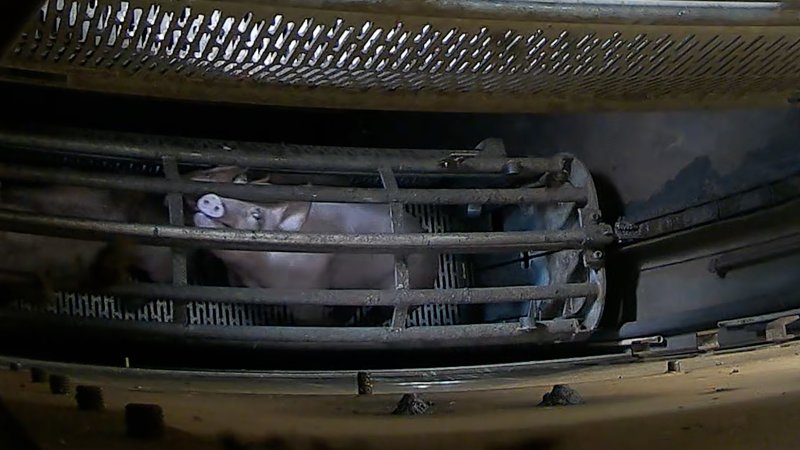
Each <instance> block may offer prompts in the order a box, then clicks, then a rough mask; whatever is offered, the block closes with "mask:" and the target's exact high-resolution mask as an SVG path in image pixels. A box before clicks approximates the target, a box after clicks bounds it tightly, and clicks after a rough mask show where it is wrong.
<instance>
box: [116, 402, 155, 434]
mask: <svg viewBox="0 0 800 450" xmlns="http://www.w3.org/2000/svg"><path fill="white" fill-rule="evenodd" d="M125 429H126V431H127V433H128V436H130V437H133V438H140V439H154V438H158V437H161V436H162V435H163V434H164V411H163V410H162V409H161V407H160V406H158V405H151V404H146V403H128V404H127V405H125Z"/></svg>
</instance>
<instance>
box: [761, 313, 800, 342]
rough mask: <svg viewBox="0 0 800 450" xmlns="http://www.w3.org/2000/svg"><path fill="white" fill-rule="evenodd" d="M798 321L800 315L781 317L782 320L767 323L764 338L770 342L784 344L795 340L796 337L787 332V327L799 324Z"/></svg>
mask: <svg viewBox="0 0 800 450" xmlns="http://www.w3.org/2000/svg"><path fill="white" fill-rule="evenodd" d="M798 319H800V315H793V316H787V317H781V318H780V319H775V320H773V321H772V322H769V323H767V328H766V331H765V335H764V337H765V338H766V339H767V341H769V342H782V341H788V340H789V339H794V337H795V336H794V335H793V334H789V333H787V332H786V326H787V325H789V324H791V323H794V322H797V320H798Z"/></svg>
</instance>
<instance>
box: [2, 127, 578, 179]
mask: <svg viewBox="0 0 800 450" xmlns="http://www.w3.org/2000/svg"><path fill="white" fill-rule="evenodd" d="M131 142H135V141H127V142H121V141H118V140H109V139H102V137H96V138H93V139H89V138H86V137H83V136H82V137H77V136H55V135H48V134H44V133H39V134H30V133H24V132H19V131H11V130H0V147H3V146H6V147H13V148H29V149H33V150H46V151H69V152H79V153H88V154H94V155H101V156H113V157H124V158H140V159H149V160H157V161H161V159H162V158H163V157H171V158H174V159H175V160H176V161H177V162H178V163H190V164H213V165H238V166H243V167H251V168H266V169H270V170H277V171H280V170H287V171H291V170H294V171H308V172H314V171H325V172H328V173H331V172H342V173H371V174H377V172H378V168H379V167H390V168H391V169H392V170H393V171H394V172H395V173H398V174H403V173H476V172H477V173H493V174H500V173H503V167H504V166H506V164H509V163H511V164H515V165H518V167H519V169H520V171H521V172H523V173H524V172H529V173H545V172H557V171H561V170H562V168H563V167H564V165H563V161H564V158H565V157H564V156H561V155H559V156H555V157H552V158H547V159H545V158H508V157H498V156H485V157H484V156H480V154H478V156H475V157H469V156H461V157H458V156H457V157H449V156H445V157H443V156H442V153H441V151H436V152H432V153H433V154H432V155H431V156H430V157H425V156H422V155H424V152H420V151H413V152H414V157H409V156H408V155H398V154H397V152H396V151H393V152H387V153H386V154H384V155H381V154H376V153H375V152H359V150H360V149H358V148H343V147H310V146H299V145H286V144H258V145H254V144H246V143H222V142H219V143H218V144H217V148H213V149H209V148H200V147H193V146H191V145H188V142H187V145H182V144H181V143H180V141H177V140H176V141H173V142H172V143H170V144H164V143H160V144H159V143H158V142H155V143H147V144H142V145H139V144H137V143H131ZM243 148H247V150H244V149H243ZM326 150H330V151H331V152H339V153H343V152H347V153H351V154H353V157H349V158H343V157H337V156H336V155H334V154H328V155H326V154H325V151H326ZM465 152H467V151H464V150H461V151H454V152H453V153H465ZM469 152H470V153H471V154H474V152H472V151H469ZM359 153H361V155H359Z"/></svg>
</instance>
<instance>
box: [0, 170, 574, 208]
mask: <svg viewBox="0 0 800 450" xmlns="http://www.w3.org/2000/svg"><path fill="white" fill-rule="evenodd" d="M0 179H6V180H17V181H30V182H44V181H46V182H47V183H55V184H67V185H74V186H86V187H92V188H99V189H118V190H129V191H139V192H149V193H158V194H167V193H174V192H180V193H183V194H190V195H205V194H209V193H214V194H218V195H222V196H225V197H231V198H236V199H239V200H244V201H256V202H259V201H260V202H274V201H313V202H348V203H392V202H398V203H407V204H408V203H416V204H432V205H462V204H467V203H480V204H497V205H500V204H520V203H555V202H577V203H578V204H580V205H583V204H585V203H586V199H587V194H586V190H585V189H580V188H575V187H572V186H566V185H565V186H561V187H558V188H519V189H397V190H394V191H390V190H386V189H368V188H349V187H348V188H345V187H325V186H279V185H254V184H248V185H241V184H233V183H213V182H200V181H188V180H174V179H162V178H153V177H143V176H134V175H121V174H108V173H90V172H81V171H76V170H62V169H45V168H38V167H29V166H23V165H16V164H5V163H0Z"/></svg>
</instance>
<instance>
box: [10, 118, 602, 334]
mask: <svg viewBox="0 0 800 450" xmlns="http://www.w3.org/2000/svg"><path fill="white" fill-rule="evenodd" d="M0 146H2V147H3V148H4V149H5V150H6V151H5V152H4V155H5V156H4V157H3V161H2V162H0V180H3V182H4V183H5V182H12V183H13V182H23V183H33V184H37V183H39V184H42V183H44V184H63V185H69V186H85V187H90V188H94V189H108V190H118V191H134V192H147V193H155V194H159V195H161V194H163V195H165V198H166V205H167V207H168V208H167V209H168V210H169V211H168V217H169V223H168V224H152V223H123V222H118V221H112V220H93V219H92V220H90V219H86V218H80V217H67V216H57V215H42V214H36V213H32V212H24V211H18V210H10V209H7V208H5V207H2V208H0V230H3V231H4V232H13V233H24V234H32V235H47V236H57V237H64V238H70V239H80V240H89V241H98V240H106V241H110V240H113V239H117V238H125V239H130V240H132V241H135V242H137V243H144V244H149V245H155V246H169V247H171V248H172V252H173V257H172V263H173V283H172V284H156V283H133V284H125V285H117V286H112V287H108V288H103V289H100V290H97V291H95V292H86V293H69V292H65V293H59V294H58V295H57V299H56V301H55V302H54V303H52V304H51V305H49V306H48V307H47V308H45V309H41V308H36V307H33V306H31V305H30V303H26V302H25V301H22V302H21V303H16V304H17V307H16V308H13V307H8V308H3V309H0V322H2V323H4V324H5V325H4V326H8V327H20V326H23V327H24V326H31V327H39V328H37V329H43V330H46V329H47V328H46V327H47V326H48V324H50V325H58V326H68V327H73V326H74V327H78V328H76V329H81V330H84V331H85V330H106V331H114V332H115V333H121V335H125V334H130V335H136V334H141V335H156V336H162V337H176V338H187V339H199V340H203V339H208V340H213V341H225V342H232V343H236V342H239V343H242V342H246V343H258V345H259V346H262V347H291V348H337V349H348V348H387V347H388V348H419V347H426V348H429V347H456V346H467V345H496V344H513V343H554V342H569V341H577V340H582V339H585V338H587V337H588V336H589V334H590V333H591V331H592V330H594V329H595V328H596V327H597V325H598V322H599V319H600V314H601V312H602V307H603V303H604V301H605V298H604V292H605V272H604V269H603V259H604V255H603V252H602V248H603V246H605V245H607V244H609V243H610V242H612V240H613V239H614V237H613V233H612V230H611V228H610V227H609V226H608V225H606V224H604V223H602V222H601V216H600V211H599V209H598V205H597V195H596V192H595V189H594V185H593V183H592V180H591V177H590V175H589V173H588V171H587V170H586V169H585V167H583V165H582V164H581V163H580V162H579V161H577V160H576V159H575V158H574V157H572V156H570V155H567V154H559V155H556V156H553V157H549V158H530V157H525V158H510V157H507V156H506V155H505V152H504V150H503V149H502V144H501V143H500V142H499V141H496V140H487V141H486V142H485V143H484V144H482V146H481V147H480V148H483V150H459V151H449V150H448V151H442V150H393V149H355V148H315V147H302V146H289V145H271V144H256V143H242V142H215V141H198V140H188V139H166V138H153V137H146V136H132V135H111V134H97V133H86V132H81V133H77V132H72V131H69V130H59V131H53V132H41V131H39V132H37V133H36V134H29V133H26V132H23V131H17V130H4V131H3V132H2V133H0ZM343 155H347V156H348V157H346V158H343V157H342V156H343ZM232 163H234V164H238V165H242V166H247V167H249V168H263V169H266V170H270V171H279V172H283V173H305V174H309V173H317V174H319V173H335V174H338V175H342V174H347V175H348V176H351V177H353V176H355V177H358V176H361V177H367V178H370V177H371V179H374V180H376V182H379V183H380V187H364V186H363V185H362V186H317V185H268V186H265V185H249V184H245V185H241V184H234V183H220V182H205V181H204V182H198V181H192V180H188V179H186V178H185V177H184V176H183V175H182V173H183V172H186V170H187V169H189V168H196V167H207V166H209V165H218V164H232ZM350 179H351V180H352V179H354V178H350ZM423 186H424V187H423ZM453 186H457V187H453ZM481 186H483V187H481ZM1 192H2V190H0V193H1ZM205 193H217V194H224V195H226V196H230V197H233V198H237V199H245V200H250V201H257V202H265V201H278V200H294V201H314V202H343V203H381V204H389V205H390V210H391V217H392V221H393V224H394V226H397V224H398V223H402V220H403V216H404V215H406V214H416V216H417V217H418V219H420V220H422V221H423V222H424V221H425V220H427V221H428V223H429V225H428V226H427V227H424V229H425V231H427V232H424V233H392V234H307V233H296V232H281V231H245V230H236V229H206V228H195V227H191V226H186V225H185V222H184V218H183V208H184V202H183V196H184V195H187V194H193V195H194V194H205ZM0 206H2V202H0ZM445 207H447V208H451V209H450V211H451V212H449V213H448V214H449V217H450V218H449V219H444V218H443V216H442V213H441V209H437V208H445ZM520 207H522V208H523V210H524V208H526V207H528V208H533V207H536V208H547V207H553V208H561V209H564V208H567V209H566V210H565V211H566V213H565V214H566V215H565V216H564V217H570V218H572V219H573V220H571V221H570V222H569V223H571V225H569V226H565V225H564V223H566V222H565V221H564V220H565V219H564V220H561V221H560V222H558V223H557V224H555V225H553V222H552V221H551V222H547V223H548V224H549V225H547V224H546V225H543V226H527V225H525V226H522V228H519V226H518V225H517V228H518V229H516V230H511V229H500V230H498V229H492V228H491V225H490V224H489V225H486V226H487V227H488V229H486V228H484V229H481V230H475V229H472V230H460V229H459V230H456V229H453V227H452V225H449V224H450V222H449V221H452V220H455V219H454V217H458V216H461V217H473V218H475V221H473V223H483V224H488V223H489V222H490V220H481V218H483V219H487V218H489V217H490V216H491V215H492V214H494V213H495V212H497V211H500V212H503V211H506V212H508V211H517V210H520ZM437 211H439V212H437ZM453 211H455V213H454V212H453ZM426 214H427V216H426V217H427V218H425V217H423V216H425V215H426ZM437 214H438V215H437ZM562 215H564V214H562ZM437 221H438V222H439V226H435V224H433V223H434V222H437ZM506 228H508V227H506ZM189 248H215V249H236V250H251V251H280V252H306V253H326V252H347V253H370V252H371V253H382V254H394V255H395V281H396V283H395V284H396V289H394V290H363V289H361V290H344V289H343V290H295V289H257V288H242V287H230V286H202V285H192V284H189V283H187V279H188V278H187V260H186V252H187V249H189ZM410 252H432V253H437V254H440V255H442V256H441V257H440V277H439V279H440V280H439V283H438V284H437V287H436V288H434V289H409V288H408V266H407V262H406V258H405V256H404V255H407V254H408V253H410ZM531 252H534V253H531ZM490 254H494V255H497V254H511V255H512V256H513V255H520V254H523V255H528V256H526V257H525V258H523V259H524V260H525V261H528V262H527V263H525V264H527V267H528V268H529V269H528V270H532V269H530V267H532V266H531V264H530V261H531V260H532V259H533V258H540V261H545V262H546V264H550V266H548V267H556V266H558V264H561V263H560V262H559V261H561V260H557V259H550V258H556V257H557V256H558V255H562V256H563V255H565V254H568V255H569V256H570V258H571V260H572V261H573V262H572V263H571V264H572V266H571V268H570V269H569V273H564V274H560V273H561V272H564V270H562V269H558V270H556V269H550V270H551V271H550V274H551V275H550V276H549V280H546V281H545V282H539V283H535V282H528V281H524V280H523V281H522V282H514V283H509V285H505V284H503V282H502V279H500V280H501V281H500V282H497V281H495V282H494V284H491V283H484V284H483V285H477V284H475V279H476V278H475V277H473V274H472V268H471V266H470V264H472V262H470V261H473V260H470V259H464V258H480V257H481V255H490ZM470 255H472V256H470ZM554 255H555V256H554ZM547 261H549V262H547ZM508 264H516V267H525V264H523V266H520V264H519V262H518V260H512V262H511V263H508ZM553 264H555V265H553ZM542 267H544V266H542ZM559 267H560V266H559ZM577 268H579V270H577ZM576 270H577V271H576ZM559 271H561V272H559ZM557 272H558V273H557ZM9 292H11V291H6V293H5V294H4V296H5V297H7V298H6V300H16V299H11V298H8V296H9V295H11V294H9ZM126 298H134V299H139V301H143V302H144V304H145V305H146V306H143V307H141V308H139V310H138V311H136V312H131V311H125V310H124V308H122V307H121V303H120V301H121V300H120V299H126ZM299 304H305V305H326V306H332V307H357V308H375V307H386V308H392V311H393V313H392V314H391V316H390V317H391V318H390V320H388V321H387V322H386V323H385V324H379V325H371V326H347V325H341V326H332V327H331V326H325V327H323V326H302V327H300V326H292V324H291V321H289V320H286V319H287V318H286V310H285V309H283V310H281V309H280V308H285V307H287V306H292V305H299ZM493 304H523V305H530V308H529V309H528V311H527V312H526V313H525V314H518V315H517V317H516V318H515V319H514V320H499V321H498V320H494V321H487V320H485V318H478V319H473V320H471V321H469V320H466V319H464V318H462V317H460V315H461V314H460V313H461V312H463V311H464V309H463V308H475V307H478V306H477V305H493ZM566 304H568V305H570V306H563V305H566ZM268 305H269V306H268ZM542 305H545V306H548V307H549V308H550V309H553V308H552V307H553V306H554V305H555V308H556V310H558V312H557V313H553V314H549V315H548V314H546V315H542V310H543V308H542V307H541V306H542ZM484 307H485V306H484ZM259 308H261V309H259ZM264 308H267V309H264ZM270 308H271V309H270ZM275 308H278V309H275ZM212 310H213V312H212ZM203 314H206V316H205V317H206V318H203ZM208 314H211V315H212V316H214V317H213V318H212V319H208ZM259 315H260V316H259ZM259 317H260V318H259ZM22 324H25V325H22ZM350 325H352V324H350Z"/></svg>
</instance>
